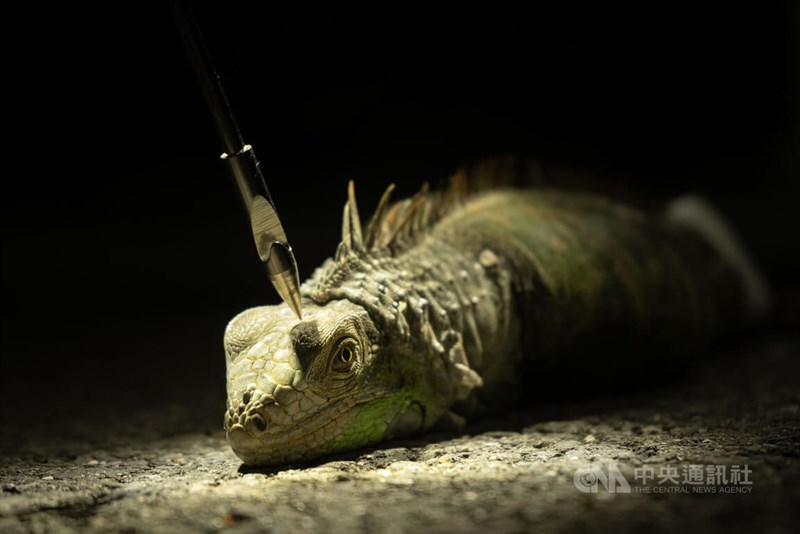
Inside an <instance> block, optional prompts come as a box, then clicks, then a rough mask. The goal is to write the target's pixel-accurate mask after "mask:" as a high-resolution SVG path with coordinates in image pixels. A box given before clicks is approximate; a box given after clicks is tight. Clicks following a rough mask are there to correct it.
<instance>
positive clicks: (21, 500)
mask: <svg viewBox="0 0 800 534" xmlns="http://www.w3.org/2000/svg"><path fill="white" fill-rule="evenodd" d="M799 368H800V366H799V365H798V353H797V345H796V344H794V343H791V342H789V341H779V340H772V341H768V342H767V341H762V342H759V343H758V344H756V345H754V346H749V347H739V348H728V349H724V350H723V351H722V352H721V353H719V354H717V355H716V357H715V358H713V359H711V360H708V361H706V362H704V363H702V364H699V365H698V366H696V367H695V368H694V369H693V370H692V372H691V373H690V374H689V375H688V376H685V377H684V378H682V379H681V380H679V381H677V382H673V383H671V384H667V385H664V386H658V387H657V388H645V389H642V390H640V391H639V392H635V393H627V394H623V395H616V396H608V397H602V398H599V399H592V400H585V401H580V402H568V401H566V400H564V401H559V402H557V403H553V404H549V405H540V406H538V407H536V408H534V409H529V410H524V411H519V412H516V413H512V414H509V415H508V416H506V417H503V418H499V419H496V420H492V421H482V422H479V423H476V424H474V425H473V426H471V427H469V428H468V432H467V434H465V435H460V436H459V435H453V434H430V435H426V436H424V437H421V438H418V439H413V440H405V441H398V442H392V443H388V444H385V445H384V446H381V447H378V448H375V449H370V450H366V451H359V452H355V453H352V454H349V455H344V456H337V457H333V458H327V459H325V460H323V461H320V462H318V463H316V464H313V465H307V466H302V465H291V466H285V467H282V468H275V469H264V470H258V469H247V468H244V467H242V466H241V464H240V462H239V461H238V459H237V458H236V457H235V456H234V455H233V454H232V453H231V451H230V449H229V448H228V446H227V443H226V442H225V437H224V435H223V433H222V432H221V431H220V430H219V429H218V427H216V425H214V424H212V423H210V422H209V423H208V425H207V428H199V427H203V426H205V425H206V422H205V421H206V419H204V418H199V420H200V422H201V424H200V425H198V423H197V421H198V417H193V416H192V413H198V412H199V413H207V412H208V413H216V412H218V411H220V410H219V406H216V405H215V403H216V401H217V399H208V401H203V403H201V405H198V404H193V405H189V404H188V403H186V402H184V403H181V402H174V403H172V404H170V405H161V406H158V407H156V408H155V409H142V410H139V411H137V412H134V413H130V414H125V417H124V418H120V417H109V416H108V414H106V415H103V414H94V415H91V414H90V415H85V416H83V417H81V418H80V420H69V419H67V420H64V421H61V422H60V423H61V426H60V427H59V434H58V435H59V437H58V439H55V438H53V437H52V436H53V434H52V432H53V427H52V425H50V426H48V427H45V426H42V425H39V426H37V425H20V424H18V423H15V422H14V418H13V417H11V416H9V418H8V419H7V420H6V425H5V431H4V433H3V438H4V439H3V451H4V455H3V459H2V465H1V466H0V478H2V485H3V486H2V489H3V491H2V497H0V530H2V532H3V533H4V534H9V533H13V532H102V531H108V530H113V531H122V532H179V531H187V530H188V531H199V532H214V531H218V530H230V531H232V532H264V531H272V532H291V531H298V530H299V531H309V532H375V531H378V532H405V531H426V532H449V531H453V530H456V531H467V532H470V531H473V532H478V531H480V532H487V531H488V532H517V531H523V530H534V529H536V530H545V531H550V530H553V531H555V530H559V531H563V530H566V531H577V530H583V529H585V528H589V527H591V528H603V529H611V528H613V529H617V530H624V531H637V530H643V529H645V528H647V529H648V530H652V529H655V530H656V531H665V532H666V531H675V530H678V529H682V528H692V529H700V530H723V529H724V530H727V531H731V530H733V531H762V532H791V531H794V528H793V527H794V526H795V525H796V522H797V519H798V513H797V511H796V504H797V502H800V484H798V477H800V463H798V456H799V453H800V425H799V424H798V422H800V393H798V388H797V384H798V377H799V376H800V374H799V373H798V369H799ZM657 371H658V369H657V368H654V372H657ZM6 415H8V414H6ZM208 421H211V419H208ZM198 426H199V427H198ZM46 429H49V430H50V432H49V433H48V432H47V431H46ZM609 463H610V464H611V466H612V467H611V469H612V470H613V466H616V467H617V468H618V469H619V471H620V473H621V474H622V476H623V477H624V478H625V480H626V481H627V482H629V484H630V492H626V491H625V488H624V487H621V486H616V487H615V486H614V485H611V487H612V489H614V488H616V491H609V490H608V489H606V488H605V487H604V486H603V485H602V484H598V485H597V486H596V488H597V492H596V493H584V492H582V491H579V490H578V489H577V487H576V484H575V482H574V475H575V472H576V470H578V469H579V468H582V469H583V470H584V471H585V470H586V469H587V468H586V467H585V466H587V465H592V464H595V465H600V466H601V467H602V469H603V471H602V472H603V473H609ZM696 465H699V466H702V468H703V470H704V471H705V470H706V469H708V466H725V467H724V469H725V471H726V476H727V478H730V477H731V476H732V474H733V471H734V470H736V468H735V467H734V466H739V467H738V469H739V471H740V472H741V470H743V469H747V470H749V472H748V473H747V475H746V479H741V480H740V482H745V481H749V482H752V484H742V483H739V484H733V483H732V481H731V480H728V483H727V484H722V483H718V482H717V481H714V482H713V483H709V481H708V480H707V479H706V474H707V473H705V472H704V474H703V475H702V476H701V478H702V479H703V480H702V484H700V486H701V488H700V489H698V488H696V487H695V486H694V485H691V484H689V483H688V482H685V481H684V480H683V474H684V468H685V469H691V468H690V466H696ZM745 466H747V467H745ZM650 467H652V468H653V473H654V475H655V478H654V479H651V480H647V481H646V482H647V484H646V485H645V484H643V481H642V480H641V477H637V473H638V474H642V473H647V472H648V471H647V468H650ZM662 468H675V469H676V472H677V474H678V478H677V484H676V483H674V482H673V481H672V480H666V481H664V482H663V483H661V484H659V480H658V479H659V476H658V475H659V474H661V470H662ZM637 470H639V471H637ZM581 472H583V471H581ZM594 473H595V474H597V471H594ZM665 473H666V471H665ZM580 480H584V481H587V480H588V481H591V480H592V479H591V477H590V478H589V479H585V478H584V479H580ZM701 491H702V492H703V493H700V492H701ZM667 492H670V493H667Z"/></svg>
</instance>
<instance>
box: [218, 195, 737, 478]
mask: <svg viewBox="0 0 800 534" xmlns="http://www.w3.org/2000/svg"><path fill="white" fill-rule="evenodd" d="M432 202H433V201H432ZM431 205H432V206H434V207H435V206H436V204H433V203H432V204H431ZM403 209H405V208H403ZM420 209H421V210H422V211H426V210H427V208H420ZM418 211H419V210H418ZM352 212H353V214H354V216H355V218H356V219H357V210H356V209H355V206H354V201H353V208H352ZM400 212H401V214H402V209H401V210H400ZM409 213H410V212H409ZM347 217H348V211H346V212H345V219H346V220H347ZM426 217H428V215H427V211H426V213H425V214H422V215H417V218H416V219H415V222H414V223H413V224H411V225H410V226H409V228H410V229H405V230H401V231H400V232H398V235H396V236H394V237H393V238H392V239H389V240H384V241H383V242H382V241H381V239H379V238H374V235H373V238H372V239H371V241H372V244H371V245H362V244H361V243H360V242H359V240H360V239H361V236H360V235H359V234H360V228H359V229H358V231H356V230H355V228H352V227H350V226H348V228H349V232H352V235H350V234H348V235H345V236H344V237H343V243H342V245H340V247H339V250H337V254H336V258H335V259H332V260H328V261H327V262H326V263H325V264H324V265H323V266H322V267H321V268H319V269H318V270H317V271H316V272H315V273H314V275H313V276H312V278H311V279H309V280H308V281H307V282H305V283H304V284H303V286H302V290H301V294H302V297H303V310H304V314H303V319H302V321H299V320H297V319H296V318H295V317H294V316H293V315H292V313H291V311H290V310H289V309H288V307H287V306H286V305H283V304H282V305H279V306H267V307H260V308H254V309H251V310H247V311H245V312H243V313H241V314H240V315H238V316H237V317H236V318H234V319H233V320H232V321H231V323H230V324H229V326H228V328H227V331H226V334H225V348H226V356H227V363H228V368H227V378H228V410H227V412H226V414H225V429H226V430H227V433H228V440H229V442H230V444H231V446H232V448H233V450H234V452H235V453H236V454H237V455H238V456H239V457H240V458H241V459H242V460H243V461H244V462H245V463H247V464H260V465H268V464H279V463H285V462H290V461H301V460H308V459H313V458H316V457H319V456H322V455H325V454H329V453H332V452H335V451H342V450H347V449H353V448H358V447H363V446H365V445H368V444H373V443H376V442H379V441H381V440H384V439H387V438H389V437H394V436H400V435H406V434H409V433H413V432H419V431H422V430H425V429H427V428H429V427H431V426H432V425H433V424H434V423H436V422H437V421H439V420H441V419H442V418H451V417H452V410H453V409H454V408H455V407H458V408H459V409H465V407H466V409H467V411H466V412H464V413H466V414H467V415H469V413H470V410H473V411H474V410H475V409H476V407H477V408H479V409H480V408H485V407H487V406H488V407H490V408H492V407H495V408H496V407H497V406H502V400H503V399H505V398H507V397H508V395H506V394H505V393H507V392H509V391H513V390H519V389H520V387H521V386H522V385H523V384H522V383H521V382H522V380H524V377H521V375H520V372H519V370H520V366H521V364H522V363H523V354H524V355H525V358H526V359H528V360H529V361H533V362H536V361H539V360H545V359H552V358H554V357H565V358H567V357H577V358H580V357H586V356H585V355H589V357H591V354H592V350H597V348H598V347H601V346H608V345H613V344H618V345H620V346H623V345H624V346H625V347H626V348H628V349H633V350H638V349H640V348H642V347H660V348H664V347H668V348H669V349H670V350H684V349H686V348H691V347H695V346H699V345H701V344H702V343H703V341H704V340H706V339H707V338H708V337H709V336H710V335H711V334H713V333H714V332H716V331H717V330H718V329H719V328H720V327H721V326H723V325H725V324H726V323H729V322H730V321H731V320H732V317H730V315H731V314H730V313H728V312H726V310H736V309H738V308H739V307H740V306H739V303H738V301H737V299H738V295H739V292H738V291H737V290H733V291H732V290H731V288H734V289H736V281H735V280H734V277H733V276H732V274H731V272H732V271H731V269H730V268H728V267H727V266H726V265H724V263H723V262H721V260H720V259H719V257H718V256H717V255H716V253H715V252H714V251H713V250H712V249H711V248H710V247H709V246H707V245H706V244H705V243H704V242H703V240H702V239H700V238H699V237H698V236H696V235H694V234H693V233H692V232H690V231H688V230H687V229H684V228H681V227H680V226H678V225H674V224H671V223H669V222H667V221H664V220H660V219H655V218H649V217H646V216H644V215H643V214H642V213H640V212H638V211H635V210H632V209H629V208H626V207H623V206H620V205H617V204H614V203H611V202H608V201H606V200H603V199H601V198H598V197H593V196H588V195H580V194H574V193H571V194H570V193H563V192H558V191H548V190H543V191H524V192H523V191H494V192H488V193H483V194H478V195H473V196H471V197H468V198H467V199H466V200H465V201H464V202H463V203H461V204H459V205H458V206H457V207H451V208H450V209H449V212H448V214H446V215H444V216H443V217H441V218H439V219H438V221H437V222H429V221H428V220H427V219H426ZM381 221H383V222H385V223H386V224H385V226H387V225H388V226H387V227H388V230H387V229H386V228H384V229H383V230H381V231H373V234H376V233H377V234H381V233H382V234H383V235H384V236H385V235H387V232H391V230H392V227H391V225H392V224H393V223H392V222H391V217H390V216H385V217H384V216H381V217H379V222H381ZM414 225H416V226H418V227H419V228H414ZM396 228H399V225H398V226H397V227H396ZM379 237H380V235H379ZM365 241H366V240H365ZM387 241H388V242H387ZM624 352H626V351H622V350H620V351H619V353H620V354H622V353H624Z"/></svg>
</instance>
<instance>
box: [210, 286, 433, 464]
mask: <svg viewBox="0 0 800 534" xmlns="http://www.w3.org/2000/svg"><path fill="white" fill-rule="evenodd" d="M303 310H304V312H303V320H302V321H300V320H297V319H296V318H295V317H294V315H293V314H292V312H291V311H290V310H289V308H288V307H287V306H286V305H280V306H264V307H259V308H252V309H250V310H247V311H245V312H243V313H241V314H239V315H238V316H237V317H235V318H234V319H233V320H232V321H231V322H230V324H229V325H228V328H227V330H226V332H225V351H226V358H227V366H228V367H227V378H228V409H227V411H226V413H225V430H226V431H227V435H228V441H229V443H230V445H231V447H232V448H233V450H234V452H235V453H236V455H237V456H239V458H241V459H242V460H243V461H244V462H245V463H247V464H260V465H266V464H277V463H285V462H290V461H297V460H306V459H310V458H314V457H318V456H321V455H324V454H328V453H331V452H335V451H338V450H345V449H352V448H356V447H359V446H364V445H367V444H370V443H375V442H377V441H379V440H381V439H383V438H384V437H386V436H387V435H397V434H401V433H408V432H409V431H414V430H418V429H421V428H422V427H423V426H424V425H425V417H424V411H425V409H424V407H423V404H422V403H423V400H422V399H421V398H420V395H419V394H418V391H417V388H415V387H414V382H415V380H417V379H416V378H415V376H417V374H418V373H419V371H416V370H414V369H413V365H414V363H415V362H414V361H413V360H415V358H413V357H412V358H409V357H400V356H401V354H400V353H401V352H402V351H403V350H404V349H403V348H402V347H398V346H392V347H387V346H384V345H382V336H381V333H380V331H379V330H378V328H377V327H376V326H375V324H374V323H373V321H372V320H371V319H370V316H369V315H368V313H367V312H366V311H365V310H364V308H362V307H361V306H359V305H357V304H353V303H351V302H349V301H348V300H334V301H331V302H328V303H327V304H325V305H314V304H313V303H310V302H306V303H304V306H303ZM406 362H408V363H406Z"/></svg>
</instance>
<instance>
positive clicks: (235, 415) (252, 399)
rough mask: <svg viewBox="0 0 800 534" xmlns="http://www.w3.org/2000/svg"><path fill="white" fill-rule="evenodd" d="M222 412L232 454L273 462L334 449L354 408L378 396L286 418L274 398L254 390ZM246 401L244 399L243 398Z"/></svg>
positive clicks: (315, 454) (298, 458) (257, 461)
mask: <svg viewBox="0 0 800 534" xmlns="http://www.w3.org/2000/svg"><path fill="white" fill-rule="evenodd" d="M249 393H250V394H249V395H248V392H245V394H244V396H243V398H242V402H240V403H239V404H238V405H236V407H235V408H233V407H232V406H231V407H230V408H229V409H228V410H227V411H226V412H225V431H226V432H227V437H228V443H230V445H231V448H232V449H233V451H234V453H235V454H236V455H237V456H238V457H239V458H241V459H242V461H244V462H245V463H259V464H262V465H264V464H277V463H282V462H289V461H296V460H302V459H305V458H308V457H311V456H313V457H317V456H320V455H321V454H324V451H327V450H330V452H333V451H334V447H333V441H334V440H335V439H336V438H337V437H338V436H339V435H340V434H341V432H342V431H343V430H344V429H346V428H347V427H348V425H349V422H350V420H351V418H352V415H353V412H354V409H355V408H357V407H358V406H359V405H362V404H364V403H366V402H369V401H371V400H375V399H377V398H379V397H380V395H377V394H376V395H372V396H370V397H368V398H361V399H355V398H350V399H338V400H337V402H333V403H331V404H330V405H329V406H326V407H324V408H322V409H320V410H318V411H314V412H312V413H311V414H309V415H308V416H307V417H305V418H302V419H299V420H296V421H295V420H290V421H289V422H288V424H287V420H286V414H285V411H284V410H283V408H282V407H281V406H279V405H278V404H277V403H276V402H275V400H274V398H272V397H271V396H270V395H267V394H265V393H263V392H261V391H259V390H257V389H255V390H252V391H251V392H249ZM246 399H248V400H247V402H245V400H246Z"/></svg>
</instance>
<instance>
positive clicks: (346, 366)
mask: <svg viewBox="0 0 800 534" xmlns="http://www.w3.org/2000/svg"><path fill="white" fill-rule="evenodd" d="M355 361H356V348H355V345H354V344H353V343H352V342H345V343H342V344H341V345H340V346H339V349H338V350H337V351H336V356H335V357H334V359H333V369H334V371H340V372H343V371H349V370H350V368H351V367H352V366H353V364H354V363H355Z"/></svg>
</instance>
